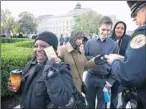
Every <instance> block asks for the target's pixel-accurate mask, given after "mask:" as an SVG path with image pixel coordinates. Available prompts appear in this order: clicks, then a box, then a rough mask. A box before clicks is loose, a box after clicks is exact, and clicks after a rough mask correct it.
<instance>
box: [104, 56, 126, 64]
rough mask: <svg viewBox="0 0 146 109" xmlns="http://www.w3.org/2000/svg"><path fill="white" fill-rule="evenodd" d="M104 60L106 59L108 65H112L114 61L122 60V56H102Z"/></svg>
mask: <svg viewBox="0 0 146 109" xmlns="http://www.w3.org/2000/svg"><path fill="white" fill-rule="evenodd" d="M104 57H105V59H107V62H108V64H110V65H111V64H112V63H113V61H114V60H115V59H119V60H123V59H124V56H121V55H118V54H109V55H104Z"/></svg>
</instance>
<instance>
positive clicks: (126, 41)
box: [111, 21, 131, 56]
mask: <svg viewBox="0 0 146 109" xmlns="http://www.w3.org/2000/svg"><path fill="white" fill-rule="evenodd" d="M119 23H122V24H124V33H123V36H122V37H121V39H120V40H119V42H118V45H119V48H120V49H119V54H120V55H122V56H125V51H126V49H127V46H128V44H129V42H130V40H131V37H130V36H129V35H126V34H125V33H126V28H127V26H126V24H125V23H124V22H122V21H119V22H117V23H116V24H115V26H114V28H113V33H112V36H111V39H113V40H115V41H117V38H116V34H115V28H116V26H117V25H118V24H119Z"/></svg>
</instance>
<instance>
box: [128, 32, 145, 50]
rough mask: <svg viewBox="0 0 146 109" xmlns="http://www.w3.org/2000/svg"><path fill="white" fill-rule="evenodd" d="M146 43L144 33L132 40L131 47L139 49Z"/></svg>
mask: <svg viewBox="0 0 146 109" xmlns="http://www.w3.org/2000/svg"><path fill="white" fill-rule="evenodd" d="M144 45H146V36H145V35H143V34H138V35H136V36H135V37H134V38H133V39H132V40H131V41H130V47H131V48H132V49H138V48H141V47H143V46H144Z"/></svg>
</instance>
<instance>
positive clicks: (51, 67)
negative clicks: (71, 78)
mask: <svg viewBox="0 0 146 109" xmlns="http://www.w3.org/2000/svg"><path fill="white" fill-rule="evenodd" d="M58 65H59V64H57V63H53V62H49V61H48V62H47V63H46V65H45V67H44V70H43V73H44V74H45V78H46V79H50V78H53V77H56V76H58V75H60V72H59V69H58V68H57V66H58Z"/></svg>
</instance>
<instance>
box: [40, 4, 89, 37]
mask: <svg viewBox="0 0 146 109" xmlns="http://www.w3.org/2000/svg"><path fill="white" fill-rule="evenodd" d="M89 10H91V9H87V8H81V4H80V3H77V4H76V6H75V8H74V10H72V11H69V12H68V13H67V14H66V15H62V16H53V15H43V16H39V17H38V18H37V25H38V27H37V31H38V33H40V32H43V31H51V32H53V33H55V34H56V35H57V36H60V35H61V34H63V35H66V34H70V33H71V31H72V27H73V25H74V23H75V18H76V17H77V16H78V15H80V14H82V13H84V12H86V11H89Z"/></svg>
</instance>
